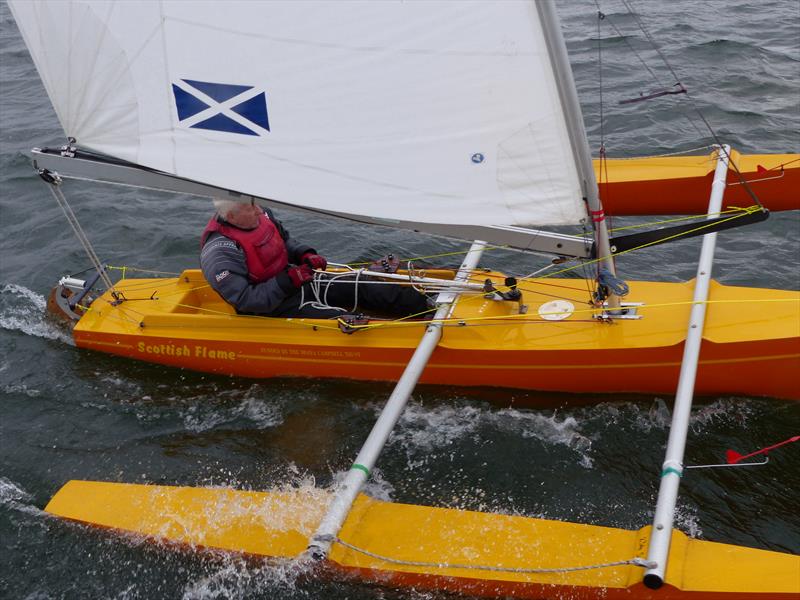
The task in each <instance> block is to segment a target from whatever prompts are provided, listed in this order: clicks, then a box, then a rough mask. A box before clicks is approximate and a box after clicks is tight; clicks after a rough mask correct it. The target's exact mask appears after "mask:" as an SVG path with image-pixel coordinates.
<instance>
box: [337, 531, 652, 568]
mask: <svg viewBox="0 0 800 600" xmlns="http://www.w3.org/2000/svg"><path fill="white" fill-rule="evenodd" d="M334 542H336V543H337V544H339V545H341V546H344V547H345V548H349V549H350V550H353V551H354V552H358V553H359V554H364V555H365V556H369V557H370V558H375V559H378V560H381V561H383V562H387V563H391V564H395V565H405V566H407V567H433V568H435V569H473V570H476V571H495V572H502V573H522V574H534V573H570V572H572V571H589V570H593V569H605V568H608V567H621V566H624V565H634V566H636V567H642V568H644V569H651V568H653V567H654V565H653V564H652V563H651V562H650V561H648V560H645V559H644V558H639V557H636V558H631V559H628V560H618V561H614V562H607V563H600V564H596V565H582V566H578V567H559V568H554V569H526V568H517V567H495V566H489V565H462V564H458V563H434V562H423V561H416V560H400V559H398V558H390V557H388V556H382V555H380V554H376V553H374V552H370V551H369V550H364V549H363V548H359V547H358V546H354V545H353V544H349V543H347V542H345V541H344V540H342V539H341V538H338V537H337V538H334Z"/></svg>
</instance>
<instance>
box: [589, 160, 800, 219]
mask: <svg viewBox="0 0 800 600" xmlns="http://www.w3.org/2000/svg"><path fill="white" fill-rule="evenodd" d="M731 158H732V159H733V163H734V164H735V165H736V166H737V167H738V169H739V174H737V173H736V171H735V170H734V169H730V170H729V171H728V179H727V182H728V187H727V189H726V190H725V196H724V202H725V204H724V206H723V209H724V208H729V207H745V206H752V205H754V204H756V201H755V200H754V198H753V195H755V197H757V198H758V201H759V202H761V204H762V205H763V206H764V207H766V208H767V209H769V210H771V211H782V210H798V209H800V154H775V155H772V154H762V155H741V154H739V153H738V152H736V151H735V150H734V151H732V152H731ZM594 164H595V173H596V175H597V178H598V182H599V183H600V197H601V200H602V202H603V207H604V209H605V212H606V214H608V215H611V216H614V215H616V216H624V215H660V214H686V215H690V214H705V213H706V212H707V210H708V196H709V190H710V189H711V183H712V180H713V177H714V168H715V166H716V154H715V153H712V154H711V155H708V156H679V157H663V158H658V157H653V158H635V159H608V160H607V166H606V168H605V169H603V172H602V173H601V169H600V163H599V161H597V160H595V161H594ZM739 175H741V178H742V179H744V180H745V181H746V182H747V186H745V185H742V184H741V183H740V181H741V180H740V179H739ZM751 192H752V194H753V195H751Z"/></svg>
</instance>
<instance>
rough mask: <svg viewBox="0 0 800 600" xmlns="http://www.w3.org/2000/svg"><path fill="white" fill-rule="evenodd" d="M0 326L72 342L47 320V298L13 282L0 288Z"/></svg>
mask: <svg viewBox="0 0 800 600" xmlns="http://www.w3.org/2000/svg"><path fill="white" fill-rule="evenodd" d="M0 302H2V308H0V328H2V329H6V330H8V331H20V332H22V333H24V334H26V335H32V336H35V337H41V338H45V339H48V340H56V341H59V342H64V343H65V344H72V338H71V337H70V336H69V335H67V334H66V333H65V332H64V331H63V330H62V329H61V328H59V327H58V326H57V325H55V324H54V323H51V322H50V321H48V319H47V317H46V315H45V308H46V306H47V300H46V299H45V297H44V296H42V295H41V294H37V293H36V292H34V291H32V290H29V289H28V288H26V287H24V286H21V285H17V284H15V283H7V284H5V285H3V287H2V288H0Z"/></svg>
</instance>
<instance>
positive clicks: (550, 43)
mask: <svg viewBox="0 0 800 600" xmlns="http://www.w3.org/2000/svg"><path fill="white" fill-rule="evenodd" d="M535 4H536V9H537V10H538V12H539V19H540V20H541V22H542V27H543V28H544V37H545V41H546V43H547V49H548V51H549V53H550V62H551V64H552V65H553V70H554V71H555V74H556V83H557V84H558V95H559V97H560V98H561V108H562V109H563V111H564V118H565V120H566V122H567V129H568V133H569V141H570V145H571V146H572V154H573V156H574V157H575V162H576V164H577V165H578V168H579V169H580V172H581V176H582V177H583V185H584V193H585V194H586V201H587V203H588V205H589V211H590V214H589V216H590V217H591V218H592V222H593V225H594V231H595V239H596V241H597V256H598V258H600V264H602V265H603V267H605V268H606V269H608V271H609V272H610V273H611V274H612V275H616V274H617V270H616V267H615V266H614V258H613V257H612V256H611V244H610V243H609V241H608V226H607V225H606V217H605V212H603V205H602V204H601V203H600V196H599V194H598V188H597V178H596V177H595V174H594V165H593V163H592V154H591V152H590V150H589V141H588V139H587V137H586V129H585V128H584V125H583V113H582V112H581V104H580V101H579V100H578V92H577V90H576V89H575V81H574V80H573V78H572V67H571V66H570V64H569V56H568V55H567V46H566V44H565V43H564V37H563V36H562V35H561V23H560V22H559V20H558V14H557V13H556V8H555V3H554V2H553V0H536V2H535ZM619 307H620V300H619V296H616V295H614V294H611V295H610V296H609V297H608V308H609V309H612V310H613V309H619Z"/></svg>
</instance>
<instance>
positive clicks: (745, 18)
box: [0, 0, 800, 599]
mask: <svg viewBox="0 0 800 600" xmlns="http://www.w3.org/2000/svg"><path fill="white" fill-rule="evenodd" d="M633 5H634V7H635V8H636V10H637V14H638V16H639V17H640V18H641V19H642V20H643V21H644V22H645V24H646V25H647V27H648V30H649V32H650V33H651V34H652V35H653V37H654V38H655V39H656V40H657V41H659V42H660V44H661V49H662V51H663V53H664V54H665V55H666V56H667V57H668V60H669V61H670V64H671V65H672V66H673V68H674V69H675V71H676V73H677V74H678V75H679V77H680V80H681V82H682V83H683V84H684V85H685V86H686V87H687V88H688V89H689V91H690V93H691V96H692V98H693V99H694V103H695V104H694V105H693V104H692V103H691V102H689V100H688V99H687V98H685V97H681V96H670V97H666V98H661V99H658V100H653V101H650V102H644V103H639V104H633V105H625V106H620V105H619V104H618V102H619V101H620V100H624V99H627V98H632V97H635V96H638V95H639V93H640V92H644V93H648V92H650V91H652V90H653V89H654V88H656V87H657V85H656V84H655V83H654V82H653V81H652V80H651V78H650V75H649V73H648V71H647V70H646V69H645V68H644V67H643V66H642V64H641V62H640V59H641V60H644V61H645V62H646V63H647V65H648V66H649V67H650V68H651V69H653V71H654V72H655V74H656V75H657V76H658V78H659V79H660V80H661V81H662V83H664V84H665V85H672V83H674V81H673V76H672V74H671V73H670V72H669V71H668V70H667V69H666V68H664V67H663V66H662V65H661V64H660V62H659V60H658V58H657V55H656V54H655V52H654V51H653V50H652V48H651V47H650V46H648V44H647V43H646V42H645V40H644V39H643V35H642V34H641V32H640V31H639V30H638V29H637V28H636V23H635V19H633V18H632V17H631V16H629V15H626V14H625V13H626V11H625V10H624V7H623V5H622V3H621V2H618V1H615V2H608V1H605V0H604V1H603V2H601V8H602V10H603V12H604V13H606V14H607V19H606V20H605V21H606V22H605V23H601V30H600V33H599V39H598V31H597V23H598V20H597V15H596V7H595V5H594V3H593V2H577V1H575V2H572V1H571V2H561V3H560V4H559V12H560V13H561V16H562V18H563V25H564V33H565V37H566V40H567V45H568V47H569V51H570V54H571V60H572V65H573V69H574V72H575V76H576V80H577V85H578V90H579V94H580V97H581V101H582V103H583V108H584V111H585V116H586V125H587V130H588V134H589V137H590V141H591V144H592V148H593V151H594V152H595V153H596V152H597V149H598V147H599V145H600V142H601V136H602V140H603V141H604V143H605V146H606V148H607V151H608V153H609V155H610V156H630V155H636V154H639V155H641V154H654V153H661V152H671V151H674V150H688V149H691V148H696V147H700V146H705V145H708V144H709V143H712V142H713V138H712V136H711V135H710V133H709V132H708V131H707V130H706V129H705V125H704V124H703V122H702V121H701V120H700V118H699V117H697V116H696V114H695V113H694V112H693V111H694V108H695V106H696V108H699V109H700V110H701V111H702V113H703V115H704V116H705V117H706V118H707V119H708V121H709V122H710V123H711V124H712V125H713V127H714V129H715V131H716V132H717V134H719V136H720V137H721V138H722V139H723V140H724V141H725V142H727V143H730V144H732V145H733V147H734V148H736V149H738V150H739V151H741V152H744V153H769V152H798V151H800V42H799V41H798V40H800V4H798V2H797V1H796V0H785V1H755V0H748V1H745V0H731V1H724V2H723V1H708V2H702V3H701V2H696V1H694V0H680V1H673V2H669V3H667V2H655V1H652V2H635V3H633ZM609 22H613V23H614V24H615V25H616V26H617V28H618V29H619V30H620V31H619V32H616V31H614V30H613V29H612V28H611V27H610V26H609V25H608V23H609ZM598 42H599V43H600V46H601V50H602V61H603V62H602V64H603V70H602V72H603V90H602V97H603V100H604V108H603V115H604V124H603V129H602V132H601V128H600V125H599V116H600V103H599V102H600V96H601V94H600V88H599V85H598V79H599V77H598V75H599V71H598ZM62 141H63V133H62V132H61V130H60V128H59V125H58V122H57V120H56V117H55V114H54V112H53V110H52V108H51V107H50V104H49V102H48V100H47V97H46V94H45V92H44V89H43V87H42V84H41V83H40V81H39V78H38V76H37V74H36V71H35V69H34V67H33V64H32V62H31V60H30V57H29V55H28V53H27V50H26V49H25V47H24V45H23V43H22V40H21V38H20V35H19V33H18V31H17V28H16V25H15V24H14V22H13V19H12V18H11V16H10V12H9V9H8V7H7V6H6V5H5V4H0V210H1V211H2V212H1V213H0V231H2V236H0V597H3V598H30V599H45V598H131V599H132V598H198V599H208V598H298V599H300V598H322V597H324V598H342V599H344V598H349V599H394V598H416V599H423V598H426V599H427V598H445V597H448V595H447V594H444V593H439V592H430V591H421V590H396V589H392V588H391V587H379V586H374V585H367V584H362V583H359V582H357V581H353V582H322V581H318V580H315V579H313V578H312V579H309V578H308V577H304V576H303V571H302V567H298V566H297V565H293V564H283V565H277V566H276V565H271V564H265V563H261V562H259V561H252V560H244V559H240V558H231V557H224V556H220V555H216V554H209V553H203V552H195V551H192V550H191V549H184V550H180V551H177V550H175V549H174V548H167V547H163V546H161V545H158V544H153V543H151V542H146V541H143V540H141V539H139V538H136V537H131V536H121V535H116V534H113V533H109V532H107V531H99V530H95V529H92V528H90V527H84V526H80V525H76V524H73V523H66V522H62V521H60V520H57V519H55V518H52V517H49V516H47V515H46V514H44V513H43V512H42V510H41V509H42V507H44V505H45V504H46V503H47V501H48V499H49V498H50V497H51V496H52V495H53V493H55V491H56V490H57V489H58V488H59V487H60V486H61V485H62V484H63V483H65V482H66V481H68V480H69V479H98V480H109V481H123V482H137V483H158V484H175V485H191V486H209V485H210V486H233V487H237V488H242V489H255V490H258V489H272V488H275V487H282V486H290V487H294V488H298V489H303V490H307V491H309V492H318V491H319V490H322V489H326V488H328V487H330V486H331V485H333V484H334V483H335V482H336V481H337V480H339V479H340V478H341V477H342V475H343V473H344V472H345V471H346V469H347V468H348V466H349V465H350V463H351V462H352V460H353V457H354V456H355V454H356V453H357V451H358V449H359V447H360V444H361V442H362V441H363V440H364V439H365V437H366V435H367V434H368V432H369V430H370V428H371V426H372V423H373V422H374V420H375V418H376V416H377V415H378V413H379V411H380V408H381V406H382V404H383V402H384V401H385V399H386V398H387V397H388V395H389V393H390V391H391V385H389V384H383V383H357V382H340V381H324V380H297V379H276V380H271V381H260V382H253V381H245V380H238V379H229V378H225V377H215V376H210V375H203V374H196V373H188V372H184V371H179V370H176V369H170V368H166V367H160V366H155V365H148V364H144V363H137V362H133V361H129V360H124V359H119V358H114V357H110V356H105V355H102V354H97V353H92V352H87V351H83V350H77V349H76V348H75V347H74V346H73V345H72V344H71V342H70V338H69V336H68V335H67V334H65V332H64V331H63V330H61V329H60V328H59V327H57V326H56V325H54V324H52V323H51V322H50V321H48V320H46V319H45V318H44V316H43V310H44V305H45V297H46V294H47V293H48V291H49V290H50V288H51V287H52V286H53V285H54V283H55V282H56V280H57V279H58V278H59V277H60V276H62V275H64V274H68V273H72V272H76V271H79V270H81V269H85V268H86V267H88V266H89V265H88V264H87V261H86V259H85V257H84V256H83V254H82V251H81V250H80V248H79V246H78V244H77V243H76V241H75V240H74V238H73V237H72V235H71V232H70V230H69V228H68V227H67V226H66V223H65V222H64V220H63V218H62V215H61V213H60V211H59V209H58V208H57V207H56V205H55V203H54V202H53V201H52V198H51V196H50V193H49V192H48V191H47V189H46V187H45V186H44V185H43V184H42V183H41V181H39V179H38V178H37V177H36V176H35V174H34V172H33V170H32V169H31V165H30V161H29V159H28V157H27V156H26V154H25V153H26V152H27V151H28V149H29V148H30V147H32V146H34V145H57V144H61V143H62ZM65 190H66V192H67V195H68V198H69V199H70V201H71V202H72V204H73V206H74V207H75V209H76V211H77V214H78V217H79V219H80V220H81V222H82V224H83V226H84V228H85V229H86V230H87V231H88V232H89V235H90V237H91V239H92V242H93V243H94V245H95V247H96V249H97V250H98V252H99V254H100V256H101V257H102V259H103V260H104V261H106V262H108V263H109V264H112V265H128V266H134V267H140V268H152V269H157V270H160V271H180V270H181V269H183V268H185V267H191V266H196V265H197V263H198V237H199V233H200V231H201V229H202V227H203V225H204V223H205V222H206V220H207V218H208V215H209V213H210V205H209V203H208V202H207V201H201V200H197V199H193V198H189V197H184V196H178V195H167V194H158V193H154V192H144V191H139V190H128V189H124V188H112V187H107V186H102V185H94V184H88V183H69V184H68V185H67V186H65ZM280 216H281V217H282V218H283V219H284V221H285V223H286V225H287V226H288V228H289V229H290V231H291V232H292V234H293V235H294V236H295V237H297V238H298V239H301V240H313V244H314V245H315V247H317V248H319V249H320V250H321V251H322V252H323V253H324V254H326V255H327V256H329V257H331V258H334V259H336V260H337V261H341V262H344V261H353V260H363V259H368V258H374V257H378V256H381V255H383V254H385V253H386V252H389V251H391V252H394V253H395V254H396V255H399V256H427V255H431V254H440V253H451V252H457V251H463V250H465V249H466V248H467V245H466V244H465V243H460V242H455V241H450V240H442V239H438V238H433V237H427V236H422V235H412V234H410V233H408V232H397V231H392V230H387V229H382V228H377V227H368V226H363V225H356V224H351V223H346V222H332V221H324V220H321V219H315V218H309V217H307V216H303V217H302V218H301V217H298V216H296V215H293V214H291V213H288V212H286V213H281V215H280ZM717 248H718V249H717V260H716V263H715V268H714V273H715V276H716V278H717V279H719V280H720V281H722V282H724V283H728V284H736V285H753V286H764V287H779V288H794V289H797V288H798V287H800V281H799V279H800V275H799V267H798V263H799V262H800V216H799V215H798V214H797V213H793V214H775V215H772V217H771V218H770V219H769V220H768V221H766V222H765V223H761V224H758V225H754V226H751V227H747V228H744V229H741V230H734V231H729V232H725V233H723V234H721V235H720V237H719V242H718V246H717ZM698 254H699V242H697V240H694V241H692V242H682V243H676V244H671V245H666V246H659V247H658V248H654V249H652V250H646V251H642V252H641V253H634V254H629V255H627V256H626V257H625V258H624V259H621V260H620V261H619V266H620V271H621V273H623V274H624V276H625V277H629V278H654V277H655V278H659V279H663V280H667V281H680V280H684V279H687V278H691V277H693V276H694V273H695V269H696V261H697V257H698ZM459 260H460V259H459V257H458V256H449V257H446V258H441V259H436V262H437V264H441V265H444V266H448V267H455V266H457V265H458V263H459ZM542 261H543V259H542V258H541V257H536V256H528V255H521V254H518V253H513V252H506V251H497V250H495V251H491V252H488V253H487V254H486V255H485V257H484V259H483V261H482V264H483V265H484V266H487V267H493V268H498V269H503V270H506V271H510V272H513V273H517V274H524V273H528V272H531V271H534V270H535V269H537V268H539V267H540V266H541V265H542V264H543V262H542ZM742 310H743V311H746V310H747V308H746V307H743V308H742ZM731 377H736V373H735V372H732V373H731ZM487 383H488V384H491V383H497V384H501V383H502V382H500V381H498V382H492V381H487ZM671 403H672V397H671V396H670V395H663V396H653V395H613V396H601V395H594V394H584V395H580V396H572V395H563V394H541V393H533V392H522V391H513V390H500V389H497V388H492V387H486V388H480V389H446V388H440V387H432V386H422V387H420V388H418V389H417V390H416V391H415V393H414V395H413V399H412V400H411V402H410V404H409V407H408V409H407V410H406V412H405V413H404V414H403V416H402V418H401V419H400V422H399V423H398V426H397V428H396V430H395V433H394V434H393V435H392V437H391V438H390V440H389V443H388V446H387V447H386V449H385V450H384V452H383V454H382V455H381V457H380V460H379V461H378V465H377V468H376V469H375V473H374V476H373V477H372V479H371V480H370V482H369V484H368V486H367V492H368V493H369V494H371V495H372V496H374V497H377V498H381V499H385V500H393V501H398V502H408V503H416V504H425V505H432V506H444V507H453V508H463V509H470V510H482V511H494V512H500V513H506V514H515V515H527V516H536V517H545V518H551V519H564V520H571V521H577V522H582V523H595V524H603V525H609V526H616V527H626V528H638V527H640V526H642V525H646V524H649V523H650V521H651V519H652V515H653V507H654V505H655V496H656V493H657V486H658V474H659V471H660V465H661V461H662V459H663V454H664V450H665V445H666V438H667V434H668V426H669V421H670V407H671ZM798 433H800V405H798V404H797V403H793V402H786V401H779V400H774V399H765V398H746V397H729V396H725V397H708V398H698V399H697V400H696V402H695V408H694V410H693V413H692V419H691V424H690V431H689V440H688V447H687V454H686V462H687V463H688V464H706V463H716V462H720V461H721V460H722V459H723V457H724V452H725V450H726V449H728V448H733V449H735V450H737V451H740V452H747V451H751V450H755V449H757V448H759V447H763V446H766V445H768V444H771V443H774V442H777V441H781V440H784V439H786V438H788V437H790V436H792V435H797V434H798ZM798 446H800V445H798ZM798 489H800V447H797V446H795V447H792V446H788V447H786V448H783V449H781V450H777V451H775V452H773V453H772V455H771V461H770V463H769V465H767V466H764V467H752V468H744V469H730V470H724V469H723V470H708V471H693V472H691V473H689V474H687V476H686V477H684V479H683V481H682V484H681V495H680V498H679V500H678V513H677V521H676V523H677V527H678V528H679V529H681V530H683V531H685V532H686V533H688V534H689V535H691V536H694V537H699V538H702V539H709V540H714V541H721V542H729V543H734V544H743V545H747V546H753V547H757V548H766V549H770V550H778V551H785V552H793V553H800V516H798V515H799V514H800V503H799V502H798V499H797V498H798V496H797V490H798Z"/></svg>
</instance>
